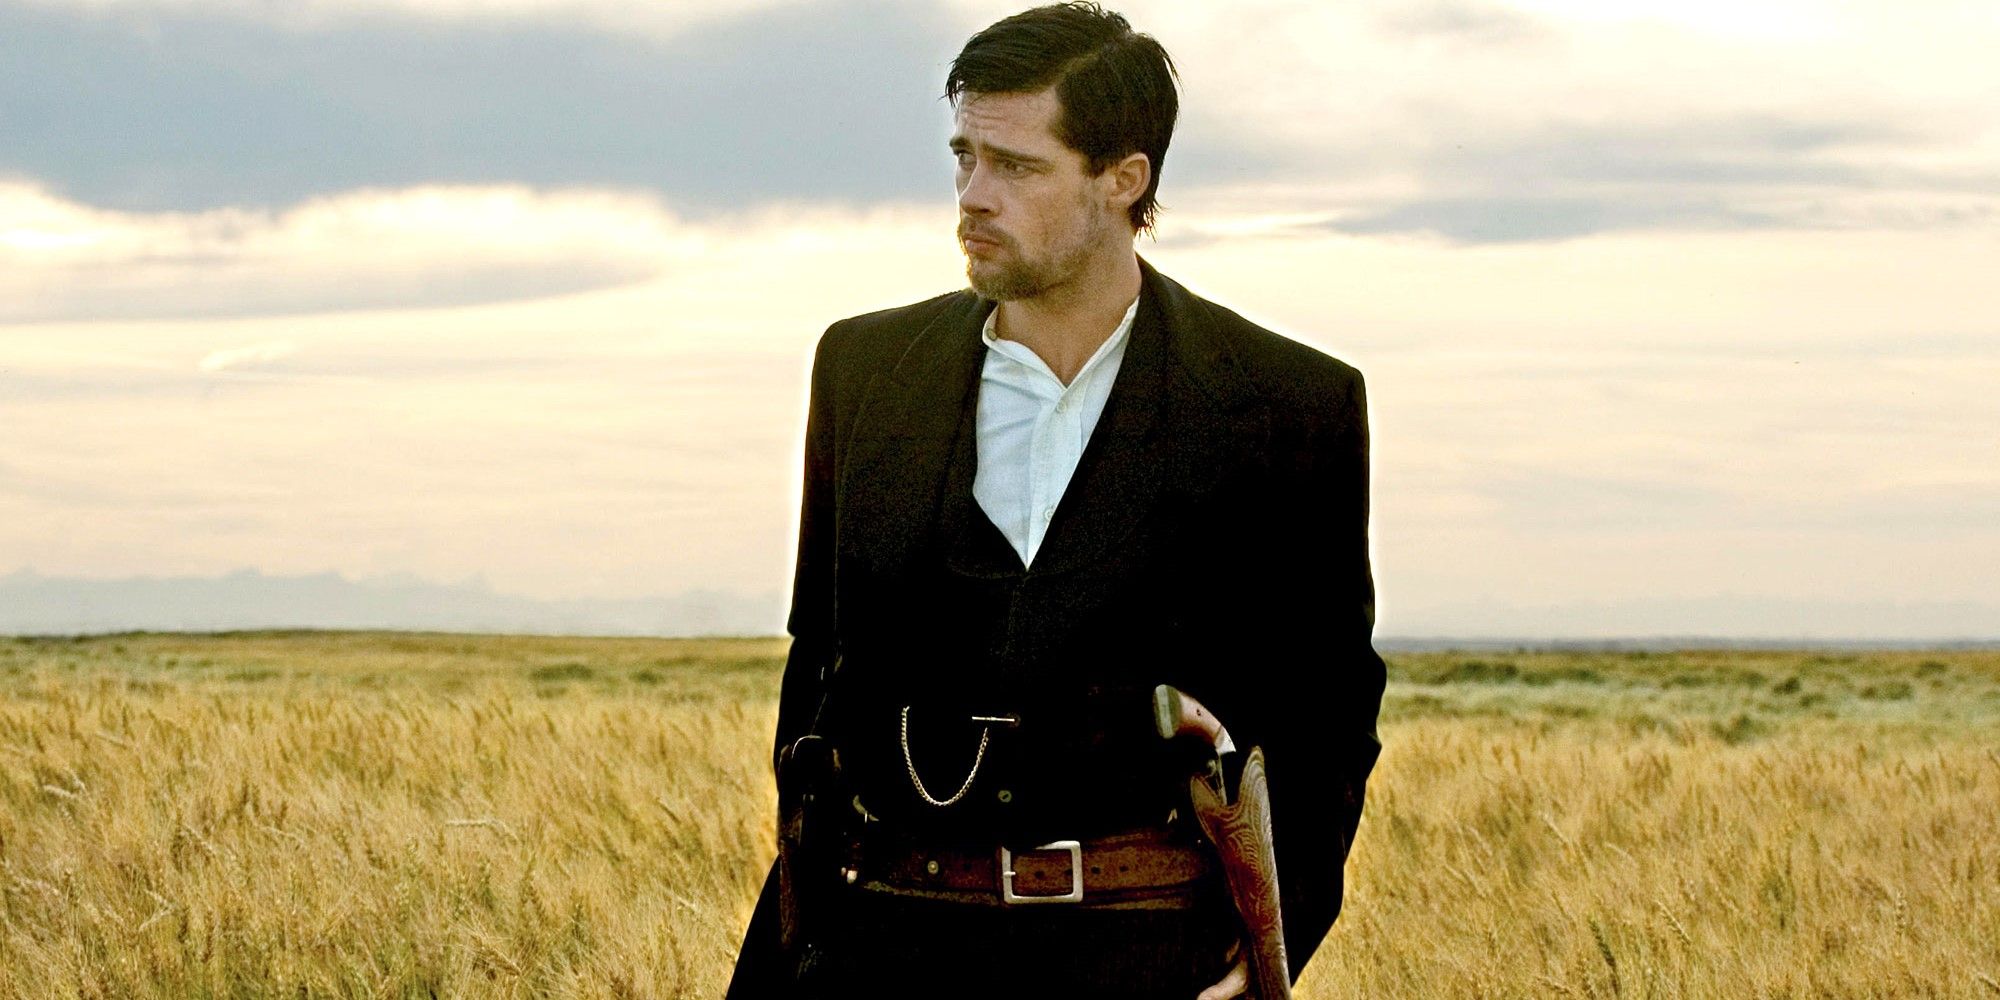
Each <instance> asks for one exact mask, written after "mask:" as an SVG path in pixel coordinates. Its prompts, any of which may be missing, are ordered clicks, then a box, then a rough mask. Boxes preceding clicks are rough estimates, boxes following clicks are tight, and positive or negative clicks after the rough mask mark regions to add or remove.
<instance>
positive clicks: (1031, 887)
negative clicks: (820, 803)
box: [840, 823, 1220, 909]
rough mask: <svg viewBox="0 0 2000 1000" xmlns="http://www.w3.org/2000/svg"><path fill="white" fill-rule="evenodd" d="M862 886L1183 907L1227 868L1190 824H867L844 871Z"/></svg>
mask: <svg viewBox="0 0 2000 1000" xmlns="http://www.w3.org/2000/svg"><path fill="white" fill-rule="evenodd" d="M840 875H841V878H842V880H843V881H845V882H846V883H847V884H848V885H851V886H853V887H854V888H855V889H856V890H858V891H863V892H872V893H887V894H891V895H898V896H915V897H921V898H926V899H934V900H938V901H942V902H953V903H965V904H972V905H984V906H996V907H1012V906H1043V905H1049V906H1081V907H1085V908H1110V909H1183V908H1187V907H1191V906H1196V905H1201V904H1202V903H1204V902H1213V901H1214V900H1215V899H1216V898H1217V892H1218V891H1219V886H1220V882H1219V879H1220V869H1219V868H1218V867H1217V864H1216V861H1215V858H1214V852H1213V849H1212V848H1210V847H1209V846H1208V845H1207V844H1206V843H1205V842H1203V841H1201V840H1200V839H1198V836H1197V835H1196V834H1195V833H1194V832H1193V831H1192V829H1190V828H1188V827H1184V826H1183V825H1181V824H1178V823H1176V824H1171V825H1170V824H1162V825H1159V826H1153V827H1142V828H1139V829H1132V830H1125V831H1121V832H1118V833H1112V834H1108V835H1104V836H1098V837H1085V838H1079V839H1072V840H1053V841H1043V842H1033V843H1021V844H997V843H992V842H991V841H990V840H984V839H979V838H973V839H953V840H939V839H933V838H925V837H913V836H910V835H908V834H904V833H896V832H891V831H887V830H884V829H882V828H881V825H880V824H872V823H871V824H866V825H864V827H863V832H862V835H861V836H860V837H858V838H856V840H855V842H854V844H853V846H852V849H851V850H850V851H849V853H848V857H847V860H846V863H845V864H844V865H843V867H842V870H841V872H840Z"/></svg>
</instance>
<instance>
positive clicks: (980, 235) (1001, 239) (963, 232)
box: [958, 222, 1014, 247]
mask: <svg viewBox="0 0 2000 1000" xmlns="http://www.w3.org/2000/svg"><path fill="white" fill-rule="evenodd" d="M968 239H973V240H985V241H986V242H988V243H997V244H999V245H1001V246H1003V247H1011V246H1013V245H1014V241H1013V240H1012V239H1010V238H1008V236H1007V234H1005V233H1002V232H1000V231H998V230H993V229H983V228H977V227H974V226H972V225H971V224H969V223H965V222H961V223H959V224H958V241H959V242H960V243H964V242H965V241H966V240H968Z"/></svg>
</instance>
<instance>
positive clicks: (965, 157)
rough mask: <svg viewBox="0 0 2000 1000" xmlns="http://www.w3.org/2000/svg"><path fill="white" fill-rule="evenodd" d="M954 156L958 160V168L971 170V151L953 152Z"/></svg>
mask: <svg viewBox="0 0 2000 1000" xmlns="http://www.w3.org/2000/svg"><path fill="white" fill-rule="evenodd" d="M952 158H953V159H955V160H957V161H958V169H960V170H971V169H972V154H971V153H953V154H952Z"/></svg>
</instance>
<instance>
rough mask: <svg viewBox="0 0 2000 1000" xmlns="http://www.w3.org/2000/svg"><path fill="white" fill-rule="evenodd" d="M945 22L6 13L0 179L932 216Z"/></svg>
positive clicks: (246, 198) (169, 205)
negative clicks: (667, 22)
mask: <svg viewBox="0 0 2000 1000" xmlns="http://www.w3.org/2000/svg"><path fill="white" fill-rule="evenodd" d="M274 6H275V5H274ZM382 6H383V8H384V9H385V10H394V9H397V8H402V7H406V6H421V5H418V4H409V5H404V4H385V5H382ZM646 6H662V7H671V6H674V5H670V4H669V5H646ZM255 9H256V10H262V9H264V5H259V6H258V7H257V8H255ZM405 13H406V12H405ZM939 16H940V15H938V14H936V13H934V12H933V10H932V8H930V7H929V6H927V5H924V4H919V3H913V2H901V3H892V2H881V3H858V4H841V5H834V4H812V5H788V6H785V7H782V8H773V9H758V10H752V11H750V12H749V13H741V14H736V15H734V16H730V17H727V18H715V17H710V18H706V19H704V20H702V21H700V22H699V23H697V24H694V25H692V26H689V27H687V28H686V29H685V30H681V31H678V32H674V33H670V34H668V35H666V36H665V37H658V36H648V35H644V34H640V35H633V34H630V33H624V32H617V31H613V30H609V29H608V28H607V27H605V26H602V25H593V24H591V23H589V22H588V21H574V20H571V21H559V20H556V19H554V18H552V17H529V18H521V17H508V18H496V17H479V18H447V19H439V18H435V17H414V16H396V15H394V14H391V13H381V14H377V15H375V16H349V17H339V18H328V19H323V20H321V21H317V22H314V23H312V24H310V25H308V26H305V27H301V26H299V25H294V24H287V23H283V21H282V20H270V19H263V20H260V19H256V18H253V17H245V16H238V15H236V14H233V13H224V12H223V10H222V9H220V8H219V6H218V5H213V4H206V3H201V4H196V3H189V4H185V5H180V4H175V5H168V4H107V5H103V6H101V7H95V8H76V7H53V6H40V5H36V6H23V5H21V4H20V3H19V2H18V0H17V2H7V0H0V122H4V123H5V130H6V132H7V141H6V142H5V143H4V144H0V173H6V172H13V173H15V174H17V175H22V176H26V177H33V178H39V179H42V180H43V181H45V182H46V183H48V184H49V185H50V186H52V187H54V188H55V189H56V190H57V191H58V192H60V193H61V194H63V195H64V196H66V197H70V198H74V199H76V200H79V201H82V202H86V203H89V204H93V205H98V206H103V207H108V208H114V209H123V210H195V211H199V210H206V209H213V208H217V207H222V206H262V207H273V206H279V205H287V204H293V203H296V202H299V201H303V200H306V199H308V198H311V197H314V196H317V195H323V194H327V193H331V192H340V191H346V190H350V189H354V188H359V187H406V186H414V185H423V184H495V183H521V184H528V185H534V186H557V187H562V186H596V187H620V188H643V189H647V190H650V191H651V192H653V193H655V194H656V195H659V196H662V197H664V198H666V199H667V200H668V201H670V202H671V203H672V204H673V205H675V206H676V208H677V210H679V211H681V212H682V213H684V214H685V213H703V212H710V211H714V210H718V209H722V210H732V209H739V208H742V207H745V206H747V205H751V204H756V203H761V202H765V201H770V200H774V199H775V200H812V199H819V200H848V201H882V200H894V199H903V198H916V197H944V196H948V193H949V191H950V187H949V184H950V173H949V160H948V158H947V157H946V155H945V152H944V142H943V136H944V132H943V128H944V123H943V117H942V115H941V114H940V112H939V104H938V103H937V101H936V100H935V99H934V97H935V95H936V94H937V93H939V92H940V91H941V89H942V83H941V81H942V78H943V69H942V66H943V63H944V62H945V61H946V60H948V59H949V58H950V55H951V54H952V52H954V51H955V50H956V49H955V44H954V43H953V42H952V41H951V39H952V38H953V37H954V36H956V35H958V34H959V32H958V30H957V28H956V27H952V28H944V27H941V26H940V21H939Z"/></svg>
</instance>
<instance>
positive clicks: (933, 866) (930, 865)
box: [924, 861, 938, 875]
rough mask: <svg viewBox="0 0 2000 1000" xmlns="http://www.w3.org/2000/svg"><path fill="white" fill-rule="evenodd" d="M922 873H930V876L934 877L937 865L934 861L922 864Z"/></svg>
mask: <svg viewBox="0 0 2000 1000" xmlns="http://www.w3.org/2000/svg"><path fill="white" fill-rule="evenodd" d="M924 871H927V872H930V873H931V874H932V875H936V874H937V873H938V863H937V862H935V861H926V862H924Z"/></svg>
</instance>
